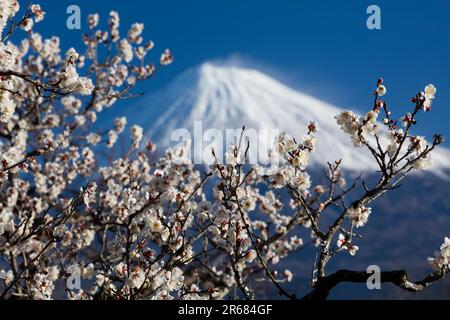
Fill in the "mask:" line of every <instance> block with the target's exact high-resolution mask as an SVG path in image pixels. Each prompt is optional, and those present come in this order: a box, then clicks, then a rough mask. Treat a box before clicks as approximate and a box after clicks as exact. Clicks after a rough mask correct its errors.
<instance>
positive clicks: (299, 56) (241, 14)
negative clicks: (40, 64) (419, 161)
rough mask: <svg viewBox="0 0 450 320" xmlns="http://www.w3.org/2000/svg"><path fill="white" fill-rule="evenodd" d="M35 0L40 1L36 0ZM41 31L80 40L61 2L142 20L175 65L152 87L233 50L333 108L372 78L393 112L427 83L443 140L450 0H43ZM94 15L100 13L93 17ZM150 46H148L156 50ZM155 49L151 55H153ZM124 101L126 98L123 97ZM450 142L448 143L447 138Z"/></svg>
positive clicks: (366, 99) (353, 100) (356, 98)
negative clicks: (369, 23) (377, 19)
mask: <svg viewBox="0 0 450 320" xmlns="http://www.w3.org/2000/svg"><path fill="white" fill-rule="evenodd" d="M38 2H39V1H38ZM40 3H41V4H42V5H43V6H44V9H45V11H47V16H46V21H45V22H44V23H43V24H42V25H40V26H38V27H37V30H40V31H41V32H42V33H43V34H44V35H46V36H49V35H53V34H55V35H59V36H61V38H62V39H63V40H62V43H63V47H64V48H68V47H69V46H75V47H80V46H81V44H80V41H79V39H80V37H81V31H70V30H68V29H67V28H66V27H65V21H66V18H67V14H66V8H67V6H68V5H69V4H78V5H79V6H80V7H81V12H82V20H83V22H84V21H85V20H86V17H87V14H88V13H92V12H99V13H100V14H101V17H103V22H105V19H106V16H107V13H108V12H109V11H110V10H111V9H114V10H117V11H118V12H119V13H121V27H122V29H121V30H122V32H123V33H124V32H126V31H127V28H128V26H129V25H130V24H131V23H133V22H135V21H137V22H144V23H145V32H144V35H145V38H146V39H152V40H154V41H155V43H156V47H155V51H156V52H160V51H161V50H163V49H164V48H166V47H170V48H171V49H172V50H173V52H174V55H175V63H174V64H173V65H172V66H170V67H169V68H167V69H165V70H164V71H163V72H162V73H161V74H159V75H158V77H157V79H155V80H152V81H150V82H148V83H146V84H145V88H144V89H145V90H146V91H147V92H151V91H152V90H156V89H157V88H160V87H161V86H163V85H164V84H166V83H167V82H168V81H170V79H172V78H173V77H175V76H176V75H177V74H178V73H180V72H182V71H183V70H185V69H187V68H189V67H191V66H195V65H196V64H199V63H201V62H203V61H205V60H210V59H217V58H227V57H229V56H230V55H233V54H238V55H240V56H242V57H244V58H245V59H247V60H252V61H253V62H254V63H257V64H258V65H261V66H263V68H264V69H266V70H269V72H270V73H273V74H275V75H276V77H278V78H280V79H281V80H282V81H284V82H287V83H288V84H290V85H292V86H294V87H296V88H298V89H300V90H302V91H304V92H306V93H309V94H312V95H314V96H316V97H318V98H321V99H323V100H326V101H328V102H331V103H333V104H335V105H337V106H339V107H342V108H344V107H351V108H354V109H358V110H366V109H367V108H370V104H371V101H372V97H371V95H370V94H371V91H372V89H373V87H374V85H375V81H376V79H377V77H378V76H383V77H384V78H385V81H386V86H387V88H388V95H387V99H388V100H389V101H390V105H391V106H392V107H393V108H394V109H395V111H396V110H398V111H399V112H402V113H403V112H404V111H406V110H407V109H408V108H409V107H410V103H409V98H410V97H411V96H412V95H414V94H415V93H416V92H417V90H419V89H422V88H423V87H424V86H425V85H426V84H427V83H429V82H431V83H433V84H435V85H436V86H437V88H438V95H437V100H436V101H435V103H434V108H433V112H431V113H428V114H421V118H422V119H423V120H422V122H423V124H424V127H423V128H422V129H421V131H420V132H421V133H422V134H426V135H428V136H430V135H431V134H433V133H434V132H440V133H443V134H445V135H446V136H447V137H448V140H450V128H449V126H448V118H449V116H450V1H448V0H427V1H392V0H389V1H364V0H345V1H325V0H320V1H301V0H298V1H293V0H277V1H263V0H258V1H255V0H240V1H238V0H214V1H212V0H202V1H200V0H199V1H194V0H193V1H185V0H180V1H177V0H171V1H161V0H158V1H153V0H145V1H143V0H141V1H138V0H126V1H125V0H109V1H106V0H97V1H93V0H84V1H76V0H72V1H67V0H47V1H40ZM370 4H377V5H379V6H380V8H381V23H382V29H381V30H368V29H367V28H366V19H367V17H368V15H367V14H366V8H367V7H368V5H370ZM101 21H102V20H101ZM156 52H155V53H156ZM154 57H155V58H156V59H157V55H156V54H155V55H154ZM125 103H129V102H125ZM446 145H447V146H450V142H449V141H447V142H446Z"/></svg>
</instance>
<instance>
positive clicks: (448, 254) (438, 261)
mask: <svg viewBox="0 0 450 320" xmlns="http://www.w3.org/2000/svg"><path fill="white" fill-rule="evenodd" d="M428 262H429V263H430V264H431V266H432V268H433V269H434V270H435V271H441V270H449V269H450V238H448V237H445V239H444V243H442V244H441V247H440V250H439V251H436V252H435V254H434V257H433V258H431V257H429V258H428Z"/></svg>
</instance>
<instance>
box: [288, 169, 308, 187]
mask: <svg viewBox="0 0 450 320" xmlns="http://www.w3.org/2000/svg"><path fill="white" fill-rule="evenodd" d="M291 184H292V185H293V186H295V187H296V188H297V189H299V190H307V189H309V188H310V187H311V179H310V176H309V174H308V173H306V172H299V173H297V174H296V175H295V176H294V177H293V178H292V179H291Z"/></svg>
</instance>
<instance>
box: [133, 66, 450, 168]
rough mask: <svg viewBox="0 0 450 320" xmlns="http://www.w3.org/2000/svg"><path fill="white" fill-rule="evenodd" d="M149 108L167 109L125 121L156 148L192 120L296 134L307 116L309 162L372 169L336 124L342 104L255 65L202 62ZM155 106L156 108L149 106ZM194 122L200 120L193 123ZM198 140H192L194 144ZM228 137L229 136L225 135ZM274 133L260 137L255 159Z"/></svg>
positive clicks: (196, 151)
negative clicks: (312, 124)
mask: <svg viewBox="0 0 450 320" xmlns="http://www.w3.org/2000/svg"><path fill="white" fill-rule="evenodd" d="M148 103H149V106H148V108H149V109H153V108H161V109H162V110H165V111H164V112H163V113H162V115H160V116H159V118H158V119H157V120H156V122H155V121H154V119H151V118H152V117H147V116H146V115H145V113H144V114H143V113H142V112H141V111H140V112H138V113H136V115H135V116H134V118H133V116H132V117H131V118H130V119H129V123H138V124H140V125H142V126H144V128H145V130H146V135H147V137H148V138H150V139H151V140H152V141H154V142H155V143H157V144H158V145H159V147H160V148H166V147H170V146H174V145H175V144H176V143H174V142H172V141H171V135H172V133H173V132H174V130H175V129H179V128H185V129H187V130H188V131H189V132H190V133H191V134H193V133H194V124H195V122H196V121H201V125H202V130H203V131H202V132H205V131H206V130H207V129H218V130H220V131H221V132H222V133H225V130H226V129H235V130H239V129H240V128H241V127H242V125H245V127H246V131H247V130H249V129H267V130H274V129H275V130H277V129H278V130H282V131H285V132H286V133H287V134H290V135H292V136H294V137H296V138H297V139H301V137H302V135H304V134H305V133H306V130H307V129H306V126H307V124H308V122H309V121H310V120H313V121H317V122H318V123H319V128H320V129H319V132H318V133H317V134H316V136H317V151H315V152H314V153H313V155H312V158H311V160H312V161H311V162H312V163H313V164H320V165H324V164H326V161H334V160H336V159H341V158H342V166H343V167H344V168H347V169H351V170H355V171H365V170H373V169H376V162H375V161H373V159H372V157H371V155H370V154H369V153H368V152H366V150H365V149H362V148H359V149H356V148H355V147H353V145H352V142H351V141H350V138H349V137H348V136H347V135H345V134H344V133H343V132H342V131H341V130H340V129H339V127H338V125H337V124H336V120H335V119H334V117H335V116H336V115H337V114H338V113H339V112H340V110H341V109H339V108H336V107H334V106H332V105H330V104H327V103H325V102H323V101H320V100H318V99H316V98H313V97H311V96H308V95H306V94H303V93H301V92H299V91H296V90H293V89H291V88H289V87H287V86H286V85H284V84H282V83H280V82H279V81H277V80H275V79H273V78H271V77H269V76H267V75H265V74H264V73H262V72H260V71H257V70H254V69H246V68H242V67H235V66H222V65H217V64H214V63H204V64H202V65H201V66H200V67H198V68H194V69H190V70H188V71H186V72H184V73H183V74H182V75H180V76H179V77H178V78H176V79H175V80H174V81H173V82H172V83H171V84H170V85H169V86H168V87H166V88H165V89H164V90H162V91H161V92H159V93H157V94H156V95H155V96H152V97H151V98H150V99H149V102H148ZM153 110H154V109H153ZM197 125H198V123H197ZM196 142H197V140H194V144H195V143H196ZM226 143H229V141H226ZM272 143H273V139H270V140H269V139H267V138H266V139H262V135H261V136H259V139H258V149H259V150H258V152H259V159H261V157H263V155H266V150H267V149H268V148H269V147H270V146H271V144H272ZM210 147H211V146H210V145H208V144H207V143H206V142H203V146H201V147H200V146H199V144H197V146H194V147H193V149H192V150H193V155H196V156H197V159H199V158H200V154H201V153H202V151H203V152H206V153H208V154H209V150H210ZM449 157H450V151H449V150H447V149H445V148H440V149H439V150H438V151H437V152H435V153H434V156H433V158H434V161H433V163H434V165H433V166H434V170H435V171H436V172H441V173H442V171H443V170H445V169H447V168H450V161H449Z"/></svg>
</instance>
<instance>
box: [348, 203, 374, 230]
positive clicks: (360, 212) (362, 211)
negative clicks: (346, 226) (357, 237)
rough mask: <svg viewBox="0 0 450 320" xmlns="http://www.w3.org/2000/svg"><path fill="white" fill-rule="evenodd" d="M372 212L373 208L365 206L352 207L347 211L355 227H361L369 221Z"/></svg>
mask: <svg viewBox="0 0 450 320" xmlns="http://www.w3.org/2000/svg"><path fill="white" fill-rule="evenodd" d="M371 212H372V209H371V208H368V207H365V206H361V207H357V208H353V207H351V208H349V209H348V211H347V217H348V218H349V219H350V220H351V221H352V222H353V223H354V225H355V227H357V228H359V227H362V226H364V225H365V224H366V223H367V220H368V219H369V215H370V213H371Z"/></svg>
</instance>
